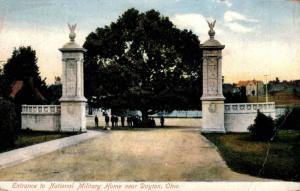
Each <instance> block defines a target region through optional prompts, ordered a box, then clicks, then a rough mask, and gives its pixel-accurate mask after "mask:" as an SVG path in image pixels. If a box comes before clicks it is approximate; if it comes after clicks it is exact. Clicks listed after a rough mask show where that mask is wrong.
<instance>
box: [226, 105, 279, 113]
mask: <svg viewBox="0 0 300 191" xmlns="http://www.w3.org/2000/svg"><path fill="white" fill-rule="evenodd" d="M257 110H260V111H261V112H275V103H274V102H266V103H226V104H225V113H253V112H254V113H256V112H257Z"/></svg>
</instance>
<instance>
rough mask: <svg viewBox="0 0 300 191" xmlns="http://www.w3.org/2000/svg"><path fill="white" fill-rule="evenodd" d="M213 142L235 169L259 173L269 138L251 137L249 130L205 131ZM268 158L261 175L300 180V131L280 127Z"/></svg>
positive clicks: (242, 171)
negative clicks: (265, 140) (212, 132)
mask: <svg viewBox="0 0 300 191" xmlns="http://www.w3.org/2000/svg"><path fill="white" fill-rule="evenodd" d="M204 136H205V137H206V138H207V139H209V140H210V141H211V142H213V143H214V144H215V145H216V146H217V147H218V150H219V152H220V154H221V155H222V157H223V159H224V160H225V161H226V163H227V165H228V166H229V167H230V168H231V169H232V170H234V171H237V172H241V173H246V174H250V175H253V176H258V172H259V171H260V169H261V167H262V164H263V161H264V159H265V156H266V151H267V146H268V142H260V141H252V140H251V139H250V138H249V134H247V133H234V134H233V133H232V134H204ZM270 148H271V149H270V152H269V157H268V160H267V162H266V164H265V167H264V169H263V171H262V173H261V175H260V177H265V178H272V179H282V180H289V181H299V180H300V132H299V131H289V130H280V131H279V133H278V138H277V139H276V140H274V142H272V143H271V147H270Z"/></svg>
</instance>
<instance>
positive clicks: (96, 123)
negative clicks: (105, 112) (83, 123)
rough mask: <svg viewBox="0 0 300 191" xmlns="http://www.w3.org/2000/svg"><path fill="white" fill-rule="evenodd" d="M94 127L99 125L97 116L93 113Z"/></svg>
mask: <svg viewBox="0 0 300 191" xmlns="http://www.w3.org/2000/svg"><path fill="white" fill-rule="evenodd" d="M94 120H95V127H99V119H98V117H97V115H95V119H94Z"/></svg>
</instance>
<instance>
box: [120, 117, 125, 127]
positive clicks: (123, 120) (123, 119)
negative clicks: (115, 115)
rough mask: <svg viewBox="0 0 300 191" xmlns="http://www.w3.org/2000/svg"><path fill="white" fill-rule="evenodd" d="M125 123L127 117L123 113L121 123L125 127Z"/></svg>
mask: <svg viewBox="0 0 300 191" xmlns="http://www.w3.org/2000/svg"><path fill="white" fill-rule="evenodd" d="M124 123H125V117H124V116H123V115H122V116H121V125H122V127H124Z"/></svg>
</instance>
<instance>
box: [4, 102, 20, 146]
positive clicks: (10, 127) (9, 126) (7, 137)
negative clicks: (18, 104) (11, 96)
mask: <svg viewBox="0 0 300 191" xmlns="http://www.w3.org/2000/svg"><path fill="white" fill-rule="evenodd" d="M0 108H1V109H0V150H6V149H8V148H9V147H11V146H13V145H14V141H15V138H16V132H17V131H16V127H17V125H16V113H15V107H14V104H13V103H12V102H10V101H8V100H4V99H1V98H0Z"/></svg>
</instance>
